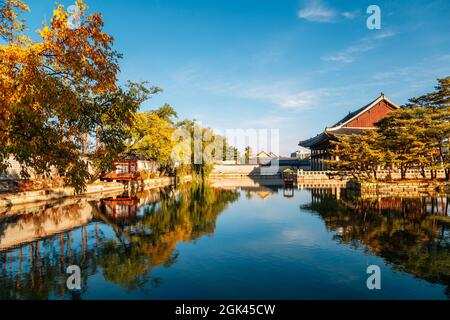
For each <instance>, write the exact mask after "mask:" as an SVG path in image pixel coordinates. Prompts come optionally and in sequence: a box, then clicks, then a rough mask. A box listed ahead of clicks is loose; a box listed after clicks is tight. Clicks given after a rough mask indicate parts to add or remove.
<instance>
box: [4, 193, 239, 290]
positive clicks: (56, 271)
mask: <svg viewBox="0 0 450 320" xmlns="http://www.w3.org/2000/svg"><path fill="white" fill-rule="evenodd" d="M169 191H170V192H169ZM153 193H154V192H153ZM153 193H152V194H153ZM138 196H139V197H140V198H141V199H147V198H146V196H145V195H144V194H143V195H138ZM238 197H239V193H238V192H235V191H223V190H219V189H212V188H210V187H208V186H205V185H189V186H188V185H187V186H182V187H181V189H178V190H162V191H160V192H159V195H158V196H155V195H153V196H149V197H148V199H149V201H152V203H150V204H147V202H144V206H143V207H142V208H141V209H140V212H139V213H138V215H137V216H136V217H134V218H133V219H127V220H126V222H127V224H124V221H125V220H123V219H118V220H117V221H116V220H114V219H112V218H111V217H109V216H108V215H106V214H105V213H104V212H101V211H100V209H102V206H101V204H100V202H96V201H93V202H90V203H85V205H88V206H92V210H93V212H94V216H96V217H98V218H99V219H101V220H102V222H103V223H100V222H94V223H92V224H90V225H88V226H82V227H78V228H77V229H74V230H71V231H69V232H65V233H62V234H60V235H55V236H50V237H48V238H46V239H43V240H40V241H36V242H33V243H31V244H27V245H21V246H20V247H18V248H16V249H13V250H10V251H8V252H0V299H48V298H50V297H60V298H66V299H77V298H80V297H81V296H82V295H83V293H84V292H86V291H87V290H88V287H87V279H88V277H89V276H90V275H92V274H96V273H97V272H98V271H99V270H100V269H101V270H102V272H103V276H104V278H105V279H106V280H107V281H111V282H114V283H116V284H118V285H120V286H122V287H124V288H126V289H128V290H132V289H136V288H143V287H144V285H146V284H151V285H153V286H158V285H159V284H160V282H161V280H160V279H155V278H153V277H152V274H151V273H152V270H153V269H154V268H155V267H158V266H164V267H170V266H171V265H172V264H174V263H175V262H176V261H177V257H178V253H177V252H176V246H177V244H178V243H179V242H180V241H183V242H189V241H193V240H196V239H199V238H200V237H202V236H203V235H208V234H212V233H213V232H214V230H215V227H216V219H217V217H218V215H219V214H220V213H221V212H222V211H223V210H224V209H225V208H226V206H227V205H228V204H229V203H231V202H233V201H236V200H237V199H238ZM156 199H160V200H159V201H154V200H156ZM79 212H80V208H78V207H77V206H72V205H71V206H67V207H61V208H60V209H58V210H57V209H52V208H50V209H46V210H45V211H44V212H43V213H42V214H41V215H40V218H39V217H38V216H36V217H32V216H31V215H23V216H22V218H23V219H33V220H32V223H33V225H35V226H36V230H37V231H36V232H38V233H39V232H41V231H40V230H41V228H40V226H41V225H44V224H45V223H46V219H50V220H51V221H60V220H61V219H62V218H63V217H71V218H73V219H75V220H76V221H78V220H79ZM16 220H17V218H11V219H10V220H8V221H2V223H0V226H4V225H5V224H8V223H13V224H14V225H16V224H17V223H18V224H19V225H20V224H24V223H25V222H24V221H25V220H23V221H16ZM19 220H20V219H19ZM105 224H106V225H105ZM88 228H89V230H90V231H89V230H88ZM109 228H111V229H112V230H113V231H114V234H115V235H116V236H115V237H113V238H112V239H111V238H110V237H109V236H107V234H110V232H105V233H103V231H105V230H106V229H109ZM75 235H78V236H79V242H78V243H75V242H72V241H73V239H75ZM80 242H81V243H80ZM13 253H14V256H13ZM73 264H75V265H79V266H80V267H81V270H82V280H83V282H84V283H83V284H82V291H81V292H78V293H77V292H75V293H74V292H68V291H67V289H66V285H65V281H66V277H67V276H66V274H65V270H66V268H67V266H69V265H73Z"/></svg>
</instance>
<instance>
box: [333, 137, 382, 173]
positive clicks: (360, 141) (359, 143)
mask: <svg viewBox="0 0 450 320" xmlns="http://www.w3.org/2000/svg"><path fill="white" fill-rule="evenodd" d="M333 145H334V146H335V148H332V151H331V155H332V156H334V157H338V159H339V160H338V161H335V160H333V161H327V163H328V164H329V165H330V166H331V168H333V169H335V170H338V171H341V172H345V173H349V174H351V175H352V176H353V177H354V178H356V179H372V178H374V179H377V171H378V170H379V167H380V166H382V165H383V164H384V161H385V152H384V150H383V148H381V146H380V136H379V135H378V133H377V132H376V131H372V130H370V131H367V132H364V133H362V134H354V135H350V136H341V137H339V138H338V140H337V141H334V142H333Z"/></svg>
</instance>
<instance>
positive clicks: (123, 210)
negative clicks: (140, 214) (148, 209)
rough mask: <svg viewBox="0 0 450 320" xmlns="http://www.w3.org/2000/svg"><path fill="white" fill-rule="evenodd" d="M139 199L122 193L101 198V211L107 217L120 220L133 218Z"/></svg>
mask: <svg viewBox="0 0 450 320" xmlns="http://www.w3.org/2000/svg"><path fill="white" fill-rule="evenodd" d="M138 207H139V199H138V198H137V197H135V196H128V195H123V196H120V197H116V198H109V199H103V200H102V206H101V208H102V211H103V213H104V214H106V215H107V216H108V217H109V218H111V219H113V220H115V221H116V222H117V221H118V220H120V221H128V220H130V219H133V218H134V217H135V216H136V214H137V211H138Z"/></svg>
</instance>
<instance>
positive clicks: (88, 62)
mask: <svg viewBox="0 0 450 320" xmlns="http://www.w3.org/2000/svg"><path fill="white" fill-rule="evenodd" d="M76 6H77V8H78V10H79V17H80V24H79V25H78V26H77V27H76V28H74V27H73V26H72V25H71V24H70V21H69V20H70V19H69V14H68V13H67V12H66V11H65V10H64V8H63V6H61V5H58V6H57V8H56V9H55V10H54V12H53V17H52V18H51V20H50V23H49V24H47V23H44V24H43V26H42V29H41V30H39V31H38V33H39V36H40V40H39V41H33V40H31V38H30V37H29V36H27V35H26V34H25V33H24V30H25V23H24V21H23V20H21V19H20V14H21V12H23V11H27V10H28V7H27V6H26V5H25V4H24V3H23V2H21V1H19V0H5V1H4V2H3V3H2V4H0V36H2V38H3V39H4V40H5V41H6V44H4V45H1V46H0V61H1V63H0V132H1V135H0V140H1V146H0V164H1V167H0V171H4V170H5V169H6V168H7V167H8V164H9V163H8V161H9V159H10V158H11V157H14V158H15V159H16V160H17V161H18V162H19V163H20V164H22V165H23V168H24V169H23V172H22V176H23V177H27V175H28V173H29V169H33V170H34V171H35V172H36V173H37V174H41V175H48V174H49V173H50V172H51V170H52V168H54V169H56V170H57V171H58V173H59V175H60V176H62V177H64V178H65V181H66V183H67V184H69V185H71V186H73V187H75V189H76V191H77V192H79V191H82V190H83V188H84V186H85V183H86V181H88V180H89V179H90V178H92V176H91V174H90V173H89V171H88V164H87V162H86V161H84V159H83V157H82V156H83V155H82V152H81V151H82V150H83V149H84V147H83V146H84V144H85V143H86V137H94V138H93V139H94V140H96V141H97V142H98V145H99V146H100V147H101V148H98V149H97V150H94V155H93V158H94V159H95V161H94V164H96V165H97V166H103V169H104V168H105V166H108V164H109V165H110V164H111V161H112V159H114V157H115V156H116V155H117V154H119V153H120V152H121V151H123V150H124V148H125V144H124V140H125V139H126V137H127V132H128V128H129V127H130V126H132V125H133V121H134V113H135V112H136V111H137V110H138V108H139V106H140V104H141V103H142V102H143V101H144V100H145V99H147V98H148V96H149V95H150V94H151V92H150V91H149V90H148V89H147V88H145V86H143V85H142V84H135V83H130V84H129V85H128V86H127V87H119V86H118V85H117V74H118V72H119V64H118V61H119V59H120V58H121V55H120V54H119V53H118V52H116V51H115V50H114V49H113V45H114V39H113V38H112V37H111V36H110V35H108V34H106V33H105V32H104V31H103V26H104V24H103V20H102V17H101V15H100V14H90V15H88V14H87V6H86V5H85V4H84V3H83V2H82V1H81V0H78V1H77V2H76ZM88 140H89V138H88ZM97 171H99V170H97Z"/></svg>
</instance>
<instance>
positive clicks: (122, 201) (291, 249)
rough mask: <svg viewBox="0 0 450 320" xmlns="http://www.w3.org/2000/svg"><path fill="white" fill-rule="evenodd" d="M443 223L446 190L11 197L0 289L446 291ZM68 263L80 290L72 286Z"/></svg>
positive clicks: (14, 294) (12, 294)
mask: <svg viewBox="0 0 450 320" xmlns="http://www.w3.org/2000/svg"><path fill="white" fill-rule="evenodd" d="M449 224H450V219H449V216H448V200H447V198H446V197H423V198H413V199H400V198H395V197H393V198H386V199H378V200H374V199H366V200H364V199H361V198H358V197H357V196H355V195H352V194H351V193H350V192H348V191H346V190H344V189H339V188H329V189H295V190H292V189H284V188H283V187H282V186H278V185H276V184H272V185H270V184H264V183H263V184H261V183H254V184H248V185H247V186H232V185H227V186H226V187H211V186H207V185H184V186H181V187H179V188H177V189H174V188H165V189H157V190H152V191H145V192H141V193H138V194H136V195H127V194H124V195H117V194H113V195H103V196H101V197H97V198H96V197H90V198H73V199H66V200H63V201H60V202H56V203H46V204H38V205H34V206H26V207H23V208H15V207H13V208H10V209H8V210H6V212H0V299H169V300H170V299H448V298H449V296H450V290H449V285H450V255H449V244H450V241H449ZM71 265H77V266H79V267H80V270H81V290H75V291H71V290H69V289H67V286H66V281H67V279H68V277H69V276H70V274H67V273H66V271H67V267H68V266H71ZM372 265H375V266H379V268H380V270H381V290H369V289H368V287H367V279H368V277H369V276H370V274H368V273H367V268H368V267H369V266H372Z"/></svg>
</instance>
